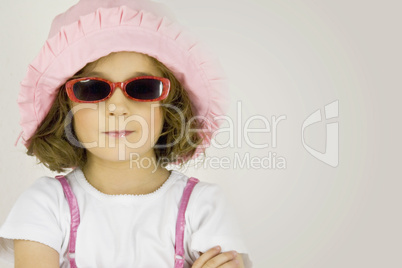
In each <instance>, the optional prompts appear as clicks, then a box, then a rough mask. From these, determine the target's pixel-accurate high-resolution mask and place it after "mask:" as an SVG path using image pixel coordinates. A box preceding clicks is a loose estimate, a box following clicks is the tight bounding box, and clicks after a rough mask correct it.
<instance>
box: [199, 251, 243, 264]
mask: <svg viewBox="0 0 402 268" xmlns="http://www.w3.org/2000/svg"><path fill="white" fill-rule="evenodd" d="M236 257H237V252H236V251H234V250H233V251H227V252H223V253H220V254H219V255H217V256H215V257H213V258H212V259H210V260H208V261H207V262H206V263H205V265H204V266H203V268H236V267H238V265H236V262H235V259H236Z"/></svg>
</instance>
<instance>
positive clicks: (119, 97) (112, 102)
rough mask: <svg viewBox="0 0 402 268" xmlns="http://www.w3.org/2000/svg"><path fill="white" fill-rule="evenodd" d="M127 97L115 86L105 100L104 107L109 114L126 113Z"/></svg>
mask: <svg viewBox="0 0 402 268" xmlns="http://www.w3.org/2000/svg"><path fill="white" fill-rule="evenodd" d="M128 100H129V99H128V98H127V97H126V96H125V95H124V93H123V90H122V89H121V88H119V87H118V88H116V90H115V91H114V92H113V95H112V96H111V97H110V98H109V99H108V100H106V109H107V111H108V114H109V115H114V116H119V115H127V114H128V105H129V101H128Z"/></svg>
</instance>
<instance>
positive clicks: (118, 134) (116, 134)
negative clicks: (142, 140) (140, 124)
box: [103, 130, 134, 138]
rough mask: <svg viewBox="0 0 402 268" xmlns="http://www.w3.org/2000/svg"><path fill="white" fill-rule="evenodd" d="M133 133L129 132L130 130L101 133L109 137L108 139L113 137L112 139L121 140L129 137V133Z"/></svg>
mask: <svg viewBox="0 0 402 268" xmlns="http://www.w3.org/2000/svg"><path fill="white" fill-rule="evenodd" d="M133 132H134V131H130V130H124V131H108V132H103V133H105V134H106V135H108V136H110V137H114V138H123V137H125V136H127V135H130V134H131V133H133Z"/></svg>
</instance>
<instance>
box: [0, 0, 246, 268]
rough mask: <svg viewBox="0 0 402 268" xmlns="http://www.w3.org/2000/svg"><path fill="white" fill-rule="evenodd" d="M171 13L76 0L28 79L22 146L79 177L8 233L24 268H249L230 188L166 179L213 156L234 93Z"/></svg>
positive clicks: (25, 210)
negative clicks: (209, 152)
mask: <svg viewBox="0 0 402 268" xmlns="http://www.w3.org/2000/svg"><path fill="white" fill-rule="evenodd" d="M162 12H163V10H162V9H161V8H160V5H159V4H156V3H152V2H147V1H123V0H121V1H119V0H117V1H116V0H115V1H112V0H107V1H106V0H105V1H99V0H97V1H95V0H81V1H80V2H79V3H78V4H76V5H75V6H73V7H71V8H70V9H69V10H67V11H66V12H65V13H63V14H61V15H59V16H57V17H56V18H55V20H54V21H53V24H52V28H51V31H50V34H49V39H48V40H47V41H46V43H45V45H44V46H43V49H42V51H41V52H40V54H39V55H38V57H37V58H36V59H35V60H34V61H33V62H32V63H31V65H30V66H29V68H28V72H27V76H26V77H25V79H24V80H23V82H22V83H21V91H20V94H19V98H18V104H19V107H20V111H21V117H22V118H21V125H22V128H23V132H22V135H21V137H22V141H23V143H24V145H25V146H26V147H27V149H28V151H27V153H28V155H34V156H36V157H37V158H38V159H39V160H40V162H42V163H43V164H44V165H45V166H47V167H48V168H49V169H50V170H52V171H57V172H65V171H66V169H69V168H72V171H70V172H69V173H68V174H67V175H65V176H56V178H51V177H42V178H40V179H38V180H37V181H36V182H35V183H34V184H33V185H32V186H31V187H30V188H29V189H27V190H26V191H25V192H24V193H23V194H22V195H21V196H20V198H19V199H18V201H17V202H16V204H15V205H14V207H13V208H12V210H11V212H10V214H9V215H8V217H7V219H6V221H5V222H4V223H3V225H2V226H1V228H0V257H1V258H2V259H4V260H8V261H10V262H11V263H12V262H15V267H155V268H163V267H195V268H200V267H225V268H228V267H252V263H251V261H250V258H249V255H248V252H247V249H246V247H245V245H244V243H243V240H242V236H241V231H240V229H239V227H238V225H237V223H236V219H235V217H234V214H233V208H232V207H231V206H230V204H228V203H227V201H226V197H225V195H224V192H223V190H222V189H221V187H219V186H218V185H216V184H212V183H206V182H202V181H199V180H198V179H196V178H192V177H191V178H189V177H187V176H186V175H185V174H183V173H181V172H179V171H176V170H168V169H166V165H167V164H180V165H183V164H184V163H186V162H187V161H188V160H190V159H192V158H194V157H197V156H198V155H199V154H200V153H202V152H204V150H205V147H207V146H208V145H209V144H210V139H211V136H212V133H213V131H215V130H216V129H217V128H218V125H217V123H216V120H214V117H215V116H218V115H222V114H223V113H224V110H225V107H226V105H227V101H226V100H227V97H226V94H227V91H226V88H225V85H224V83H223V78H222V74H221V72H220V69H219V66H218V64H217V62H216V61H214V60H212V59H211V58H209V56H208V54H206V53H205V52H203V51H205V50H203V49H202V48H201V46H200V45H199V44H198V43H197V42H195V41H194V40H193V39H192V38H191V37H190V36H189V35H188V34H186V32H185V31H184V30H183V29H182V28H180V27H179V26H178V25H177V24H176V23H174V22H172V21H171V20H170V19H168V18H167V17H166V16H163V13H162ZM205 129H208V131H207V132H205V131H201V130H205ZM216 245H219V246H220V247H219V248H214V246H216Z"/></svg>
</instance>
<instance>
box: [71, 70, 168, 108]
mask: <svg viewBox="0 0 402 268" xmlns="http://www.w3.org/2000/svg"><path fill="white" fill-rule="evenodd" d="M141 79H156V80H159V81H161V82H162V84H163V89H162V95H161V96H160V97H159V98H156V99H150V100H144V99H136V98H133V97H131V96H130V95H128V93H127V91H126V86H127V84H128V83H130V82H133V81H135V80H141ZM83 80H97V81H102V82H106V83H107V84H108V85H109V87H110V92H109V95H107V96H106V97H105V98H103V99H100V100H95V101H84V100H80V99H78V98H77V97H76V96H75V94H74V85H75V83H77V82H80V81H83ZM65 87H66V91H67V95H68V97H69V98H70V100H72V101H74V102H81V103H97V102H102V101H105V100H107V99H109V98H110V97H111V96H112V95H113V92H114V91H115V90H116V88H118V87H119V88H120V89H121V90H122V91H123V93H124V95H125V96H126V97H127V98H129V99H131V100H134V101H140V102H151V101H160V100H163V99H165V98H166V97H167V96H168V94H169V91H170V80H169V79H168V78H164V77H157V76H138V77H134V78H131V79H128V80H126V81H124V82H111V81H109V80H107V79H104V78H100V77H81V78H76V79H71V80H69V81H67V82H66V85H65Z"/></svg>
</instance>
